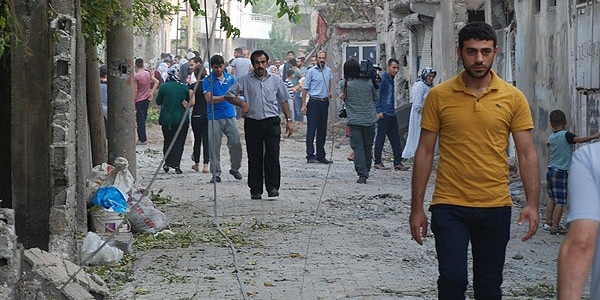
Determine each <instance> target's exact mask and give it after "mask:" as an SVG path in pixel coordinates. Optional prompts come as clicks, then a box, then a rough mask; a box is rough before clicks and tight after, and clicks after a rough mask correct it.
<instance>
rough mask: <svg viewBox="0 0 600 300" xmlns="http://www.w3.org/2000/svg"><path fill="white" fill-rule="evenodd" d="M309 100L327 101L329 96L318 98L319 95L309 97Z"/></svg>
mask: <svg viewBox="0 0 600 300" xmlns="http://www.w3.org/2000/svg"><path fill="white" fill-rule="evenodd" d="M309 100H319V101H328V100H329V98H327V97H325V98H319V97H312V96H311V97H310V98H309Z"/></svg>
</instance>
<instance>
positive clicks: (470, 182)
mask: <svg viewBox="0 0 600 300" xmlns="http://www.w3.org/2000/svg"><path fill="white" fill-rule="evenodd" d="M463 72H464V71H463ZM490 72H491V74H492V81H491V83H490V86H489V87H488V90H487V91H486V92H484V93H483V94H482V95H480V96H479V97H476V96H475V94H474V93H473V92H471V91H470V90H469V89H468V88H467V87H465V84H464V82H463V80H462V72H461V73H460V74H458V75H457V76H455V77H454V78H451V79H450V80H447V81H445V82H443V83H441V84H439V85H437V86H435V87H433V88H432V89H431V90H430V91H429V94H428V95H427V99H426V100H425V104H424V107H423V111H422V113H423V118H422V121H421V128H423V129H426V130H429V131H432V132H437V133H438V134H439V155H440V159H439V165H438V169H437V178H436V185H435V192H434V194H433V200H432V202H431V205H432V206H433V205H437V204H452V205H459V206H466V207H503V206H512V201H511V198H510V191H509V188H508V157H507V148H508V144H509V142H508V136H509V133H510V132H516V131H522V130H530V129H533V120H532V118H531V111H530V110H529V104H528V103H527V99H526V98H525V96H524V95H523V93H522V92H521V91H519V90H518V89H517V88H516V87H514V86H512V85H510V84H509V83H507V82H506V81H504V80H503V79H501V78H499V77H498V76H497V75H496V73H494V71H490Z"/></svg>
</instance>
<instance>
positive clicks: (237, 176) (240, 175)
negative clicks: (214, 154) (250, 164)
mask: <svg viewBox="0 0 600 300" xmlns="http://www.w3.org/2000/svg"><path fill="white" fill-rule="evenodd" d="M229 174H231V175H233V178H235V179H237V180H241V179H242V173H240V171H234V170H229Z"/></svg>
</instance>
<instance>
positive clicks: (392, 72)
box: [374, 58, 408, 171]
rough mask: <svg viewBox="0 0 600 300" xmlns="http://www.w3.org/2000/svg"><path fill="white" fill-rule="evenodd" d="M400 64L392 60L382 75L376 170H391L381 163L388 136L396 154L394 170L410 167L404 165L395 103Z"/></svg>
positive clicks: (378, 108)
mask: <svg viewBox="0 0 600 300" xmlns="http://www.w3.org/2000/svg"><path fill="white" fill-rule="evenodd" d="M399 68H400V63H399V62H398V60H397V59H395V58H390V59H389V60H388V63H387V68H386V70H385V72H384V73H383V74H382V75H381V83H380V84H379V102H377V104H376V108H377V117H378V118H379V119H378V120H377V135H376V136H375V165H374V167H375V169H379V170H389V169H390V168H388V167H386V166H385V165H383V163H382V162H381V151H382V150H383V144H384V143H385V136H386V135H387V137H388V140H389V141H390V144H391V145H392V152H393V153H394V169H396V170H401V171H406V170H408V167H405V166H404V165H402V146H401V145H400V133H399V132H398V120H397V119H396V109H395V101H394V76H396V74H397V73H398V69H399Z"/></svg>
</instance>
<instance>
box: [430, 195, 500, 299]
mask: <svg viewBox="0 0 600 300" xmlns="http://www.w3.org/2000/svg"><path fill="white" fill-rule="evenodd" d="M510 217H511V208H510V207H495V208H471V207H463V206H456V205H446V204H438V205H434V206H432V207H431V230H432V231H433V234H434V236H435V249H436V252H437V258H438V263H439V268H438V269H439V273H440V274H439V277H438V281H437V284H438V298H439V299H441V300H457V299H461V300H464V299H465V291H466V289H467V283H468V268H467V251H468V246H469V240H470V241H471V251H472V254H473V289H474V291H475V299H486V300H488V299H502V291H501V289H500V286H501V285H502V270H503V268H504V258H505V255H506V245H507V243H508V240H509V238H510Z"/></svg>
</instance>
